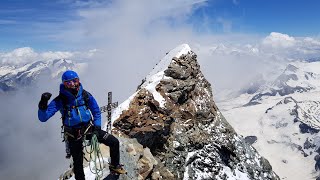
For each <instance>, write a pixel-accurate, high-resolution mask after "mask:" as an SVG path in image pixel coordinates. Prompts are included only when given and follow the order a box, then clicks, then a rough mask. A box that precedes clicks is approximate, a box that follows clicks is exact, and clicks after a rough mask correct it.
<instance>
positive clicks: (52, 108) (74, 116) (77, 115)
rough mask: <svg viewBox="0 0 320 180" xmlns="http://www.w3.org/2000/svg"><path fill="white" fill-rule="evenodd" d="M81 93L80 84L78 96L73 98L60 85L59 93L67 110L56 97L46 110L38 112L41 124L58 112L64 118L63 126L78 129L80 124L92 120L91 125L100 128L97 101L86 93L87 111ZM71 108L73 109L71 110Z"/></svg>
mask: <svg viewBox="0 0 320 180" xmlns="http://www.w3.org/2000/svg"><path fill="white" fill-rule="evenodd" d="M82 91H83V88H82V85H81V84H80V89H79V91H78V94H77V95H76V96H74V95H73V94H72V93H71V92H69V91H68V90H66V89H65V87H64V85H63V84H60V93H61V94H63V95H64V96H65V97H66V99H67V110H65V108H64V106H63V102H62V100H61V98H58V97H59V96H58V97H56V98H55V99H53V100H52V101H51V102H50V103H49V105H48V108H47V110H40V109H39V110H38V118H39V120H40V121H41V122H46V121H47V120H48V119H49V118H51V117H52V116H53V115H54V114H55V113H56V112H57V111H60V113H61V114H62V115H64V116H65V117H64V119H63V124H64V125H65V126H69V127H79V124H80V123H88V122H89V121H90V120H91V119H93V124H94V125H95V126H100V127H101V111H100V108H99V106H98V104H97V101H96V100H95V99H94V97H93V96H92V95H91V94H90V93H88V96H89V102H88V106H89V109H87V107H86V106H85V101H84V98H83V97H82ZM72 106H74V107H75V108H71V107H72ZM65 111H66V112H65Z"/></svg>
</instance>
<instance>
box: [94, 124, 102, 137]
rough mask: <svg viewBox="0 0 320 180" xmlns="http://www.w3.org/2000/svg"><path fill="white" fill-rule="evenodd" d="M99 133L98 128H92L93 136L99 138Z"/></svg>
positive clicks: (99, 128)
mask: <svg viewBox="0 0 320 180" xmlns="http://www.w3.org/2000/svg"><path fill="white" fill-rule="evenodd" d="M100 131H101V127H100V126H93V134H95V135H96V136H97V137H99V132H100Z"/></svg>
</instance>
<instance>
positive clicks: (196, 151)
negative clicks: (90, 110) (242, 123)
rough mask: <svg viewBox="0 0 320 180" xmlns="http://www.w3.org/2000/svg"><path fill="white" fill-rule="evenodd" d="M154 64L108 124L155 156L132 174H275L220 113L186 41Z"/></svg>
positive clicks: (193, 176)
mask: <svg viewBox="0 0 320 180" xmlns="http://www.w3.org/2000/svg"><path fill="white" fill-rule="evenodd" d="M177 52H178V53H177ZM182 52H183V53H182ZM157 66H158V67H156V68H155V69H154V71H153V73H151V74H150V75H149V76H148V77H147V78H146V79H145V80H144V81H143V83H142V84H141V85H140V86H139V88H138V90H137V93H136V94H135V95H134V96H133V97H132V99H131V100H130V103H129V105H128V107H127V108H126V109H125V110H123V111H122V113H121V114H120V115H119V117H118V118H117V119H116V120H115V122H114V124H113V125H114V130H113V131H114V132H115V133H116V134H118V135H119V136H124V137H127V138H136V139H137V141H138V142H139V143H140V144H142V145H143V147H147V148H149V149H150V151H151V153H152V154H153V156H154V158H155V159H156V160H157V163H154V164H153V169H152V170H151V171H145V173H143V174H144V175H142V174H141V173H140V172H139V173H137V172H136V177H139V178H138V179H229V178H234V179H260V180H262V179H263V180H265V179H279V177H278V176H277V175H276V174H275V173H274V172H273V171H272V167H271V166H270V164H269V162H268V161H267V160H266V159H265V158H263V157H262V156H260V155H259V154H258V152H257V151H256V150H255V149H254V148H253V147H252V146H251V145H249V144H248V143H246V142H245V140H244V139H243V138H242V137H241V136H239V135H237V133H236V132H235V131H234V129H233V128H232V127H231V126H230V125H229V123H228V122H227V121H226V119H225V118H224V117H223V115H222V114H221V113H220V111H219V109H218V108H217V106H216V105H215V102H214V100H213V96H212V90H211V85H210V83H209V82H208V81H207V80H206V79H205V78H204V76H203V74H202V73H201V71H200V66H199V64H198V63H197V56H196V54H195V53H193V52H192V51H191V50H190V49H189V46H188V45H182V46H179V47H177V48H176V49H174V50H172V51H171V52H170V53H169V54H168V55H167V56H166V57H165V58H164V59H162V60H161V61H160V63H159V64H158V65H157ZM159 66H161V67H159ZM123 163H124V164H125V163H126V162H123ZM126 167H128V166H126ZM147 169H149V168H147ZM131 177H134V173H133V174H132V175H131ZM142 177H143V178H142ZM123 179H125V178H124V177H123Z"/></svg>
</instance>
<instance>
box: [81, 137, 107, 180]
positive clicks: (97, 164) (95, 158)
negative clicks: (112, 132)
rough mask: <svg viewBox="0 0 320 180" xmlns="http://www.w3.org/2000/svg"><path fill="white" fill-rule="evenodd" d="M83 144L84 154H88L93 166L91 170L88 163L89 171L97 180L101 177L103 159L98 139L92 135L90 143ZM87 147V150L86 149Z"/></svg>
mask: <svg viewBox="0 0 320 180" xmlns="http://www.w3.org/2000/svg"><path fill="white" fill-rule="evenodd" d="M84 143H85V150H86V153H87V154H89V159H90V162H92V163H93V164H94V165H93V167H92V168H91V166H90V162H89V161H88V162H89V169H90V171H91V172H92V173H93V174H95V175H96V179H97V180H99V179H101V178H102V177H103V157H102V153H101V150H100V146H99V142H98V138H97V136H96V135H95V134H93V135H92V138H91V141H89V142H86V141H84ZM87 147H89V149H87Z"/></svg>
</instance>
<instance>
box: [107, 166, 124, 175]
mask: <svg viewBox="0 0 320 180" xmlns="http://www.w3.org/2000/svg"><path fill="white" fill-rule="evenodd" d="M122 166H123V165H120V164H119V165H117V166H113V165H109V169H110V173H114V174H125V173H126V171H125V170H124V169H123V168H122Z"/></svg>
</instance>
